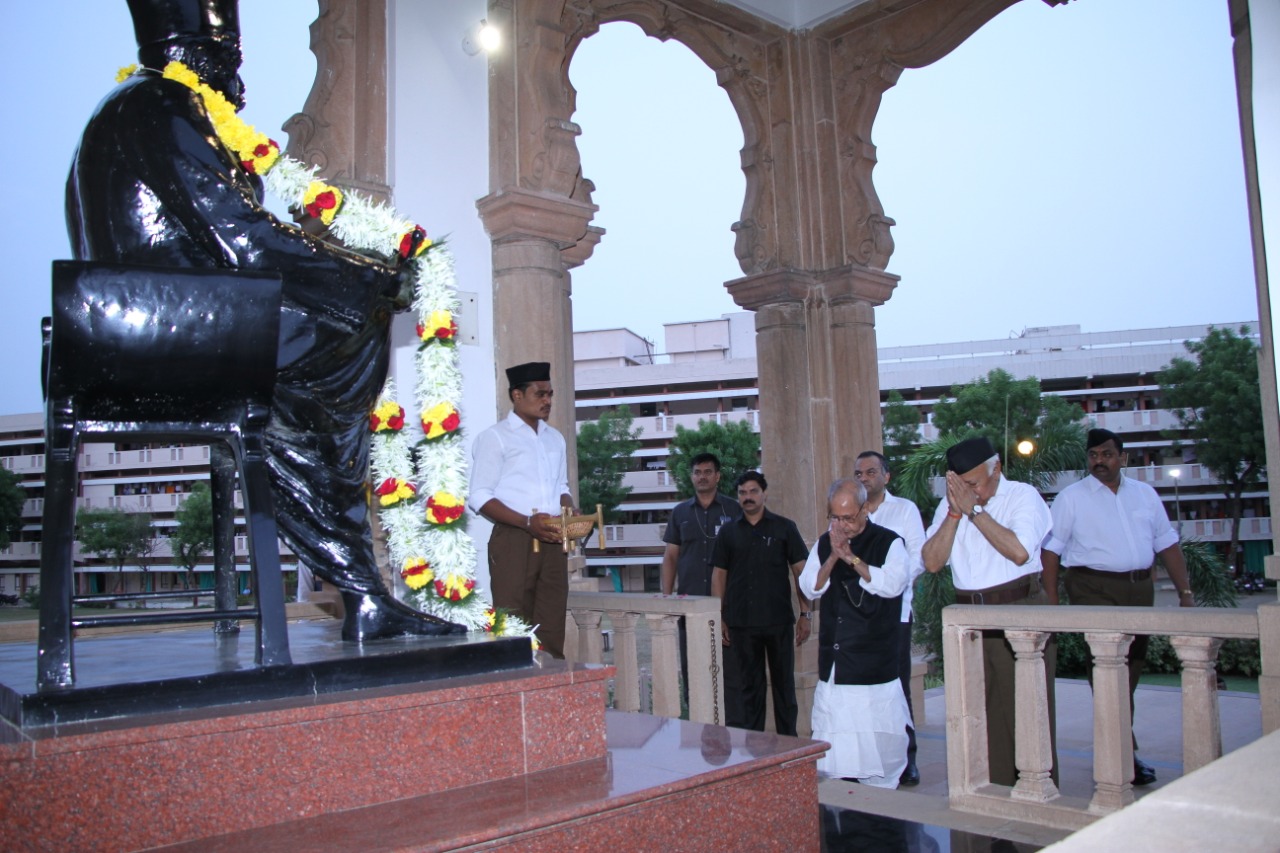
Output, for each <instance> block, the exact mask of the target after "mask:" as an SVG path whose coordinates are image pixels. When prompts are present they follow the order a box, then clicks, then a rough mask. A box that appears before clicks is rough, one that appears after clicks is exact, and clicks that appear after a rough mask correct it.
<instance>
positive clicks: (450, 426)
mask: <svg viewBox="0 0 1280 853" xmlns="http://www.w3.org/2000/svg"><path fill="white" fill-rule="evenodd" d="M461 423H462V418H461V417H460V416H459V415H458V413H457V412H454V413H453V414H451V415H449V416H448V417H447V418H445V419H444V420H443V421H441V422H440V426H442V427H444V431H445V432H453V431H454V430H455V429H457V428H458V425H459V424H461Z"/></svg>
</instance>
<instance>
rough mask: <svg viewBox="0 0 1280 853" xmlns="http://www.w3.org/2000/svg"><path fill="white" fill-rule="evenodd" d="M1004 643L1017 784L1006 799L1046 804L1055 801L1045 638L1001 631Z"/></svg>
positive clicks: (1041, 634)
mask: <svg viewBox="0 0 1280 853" xmlns="http://www.w3.org/2000/svg"><path fill="white" fill-rule="evenodd" d="M1004 636H1005V639H1006V640H1008V641H1009V645H1011V646H1013V653H1014V658H1015V659H1014V665H1013V666H1014V673H1013V684H1014V701H1015V702H1016V707H1017V708H1018V713H1017V715H1016V717H1015V721H1014V742H1015V744H1016V750H1017V751H1016V753H1015V754H1016V763H1017V766H1018V783H1017V784H1016V785H1014V786H1013V791H1012V792H1011V794H1010V796H1011V797H1012V798H1013V799H1015V800H1030V801H1032V802H1037V803H1047V802H1048V801H1049V800H1052V799H1056V798H1057V796H1058V788H1057V786H1055V785H1054V784H1053V779H1052V778H1051V777H1050V772H1051V771H1052V769H1053V745H1052V741H1051V739H1050V737H1049V717H1048V714H1047V713H1046V710H1047V709H1048V707H1049V686H1048V682H1047V681H1046V680H1045V679H1046V676H1045V671H1044V646H1045V643H1046V642H1048V640H1049V634H1048V633H1046V632H1044V631H1005V632H1004Z"/></svg>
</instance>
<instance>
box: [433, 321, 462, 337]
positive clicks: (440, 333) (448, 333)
mask: <svg viewBox="0 0 1280 853" xmlns="http://www.w3.org/2000/svg"><path fill="white" fill-rule="evenodd" d="M457 334H458V324H457V323H454V322H453V321H450V322H449V328H447V329H446V328H445V327H444V326H441V327H440V328H438V329H436V337H437V338H439V339H440V340H442V341H447V340H449V339H450V338H452V337H456V336H457Z"/></svg>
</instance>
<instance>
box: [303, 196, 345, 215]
mask: <svg viewBox="0 0 1280 853" xmlns="http://www.w3.org/2000/svg"><path fill="white" fill-rule="evenodd" d="M337 206H338V199H337V196H335V195H334V194H333V190H325V191H324V192H322V193H320V195H318V196H316V200H315V201H313V202H311V204H309V205H307V213H309V214H311V215H312V216H316V217H318V216H320V214H321V213H322V212H323V211H326V210H333V209H334V208H335V207H337Z"/></svg>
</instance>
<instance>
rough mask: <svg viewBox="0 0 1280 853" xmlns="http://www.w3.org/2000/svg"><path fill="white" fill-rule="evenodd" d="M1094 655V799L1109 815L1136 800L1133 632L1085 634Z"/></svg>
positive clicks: (1099, 809) (1091, 805)
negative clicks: (1130, 660) (1131, 666)
mask: <svg viewBox="0 0 1280 853" xmlns="http://www.w3.org/2000/svg"><path fill="white" fill-rule="evenodd" d="M1084 638H1085V640H1086V641H1087V642H1088V643H1089V651H1090V652H1091V653H1092V654H1093V781H1094V784H1095V788H1094V792H1093V799H1092V800H1090V801H1089V811H1091V812H1095V813H1099V814H1107V813H1109V812H1113V811H1116V810H1117V809H1121V808H1124V807H1125V806H1127V805H1129V804H1130V803H1132V802H1133V786H1132V785H1131V784H1130V782H1132V781H1133V719H1132V716H1131V714H1130V711H1129V665H1128V660H1127V659H1126V657H1125V655H1126V654H1127V652H1128V651H1129V644H1130V643H1132V642H1133V636H1132V635H1131V634H1117V633H1086V634H1085V635H1084Z"/></svg>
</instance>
